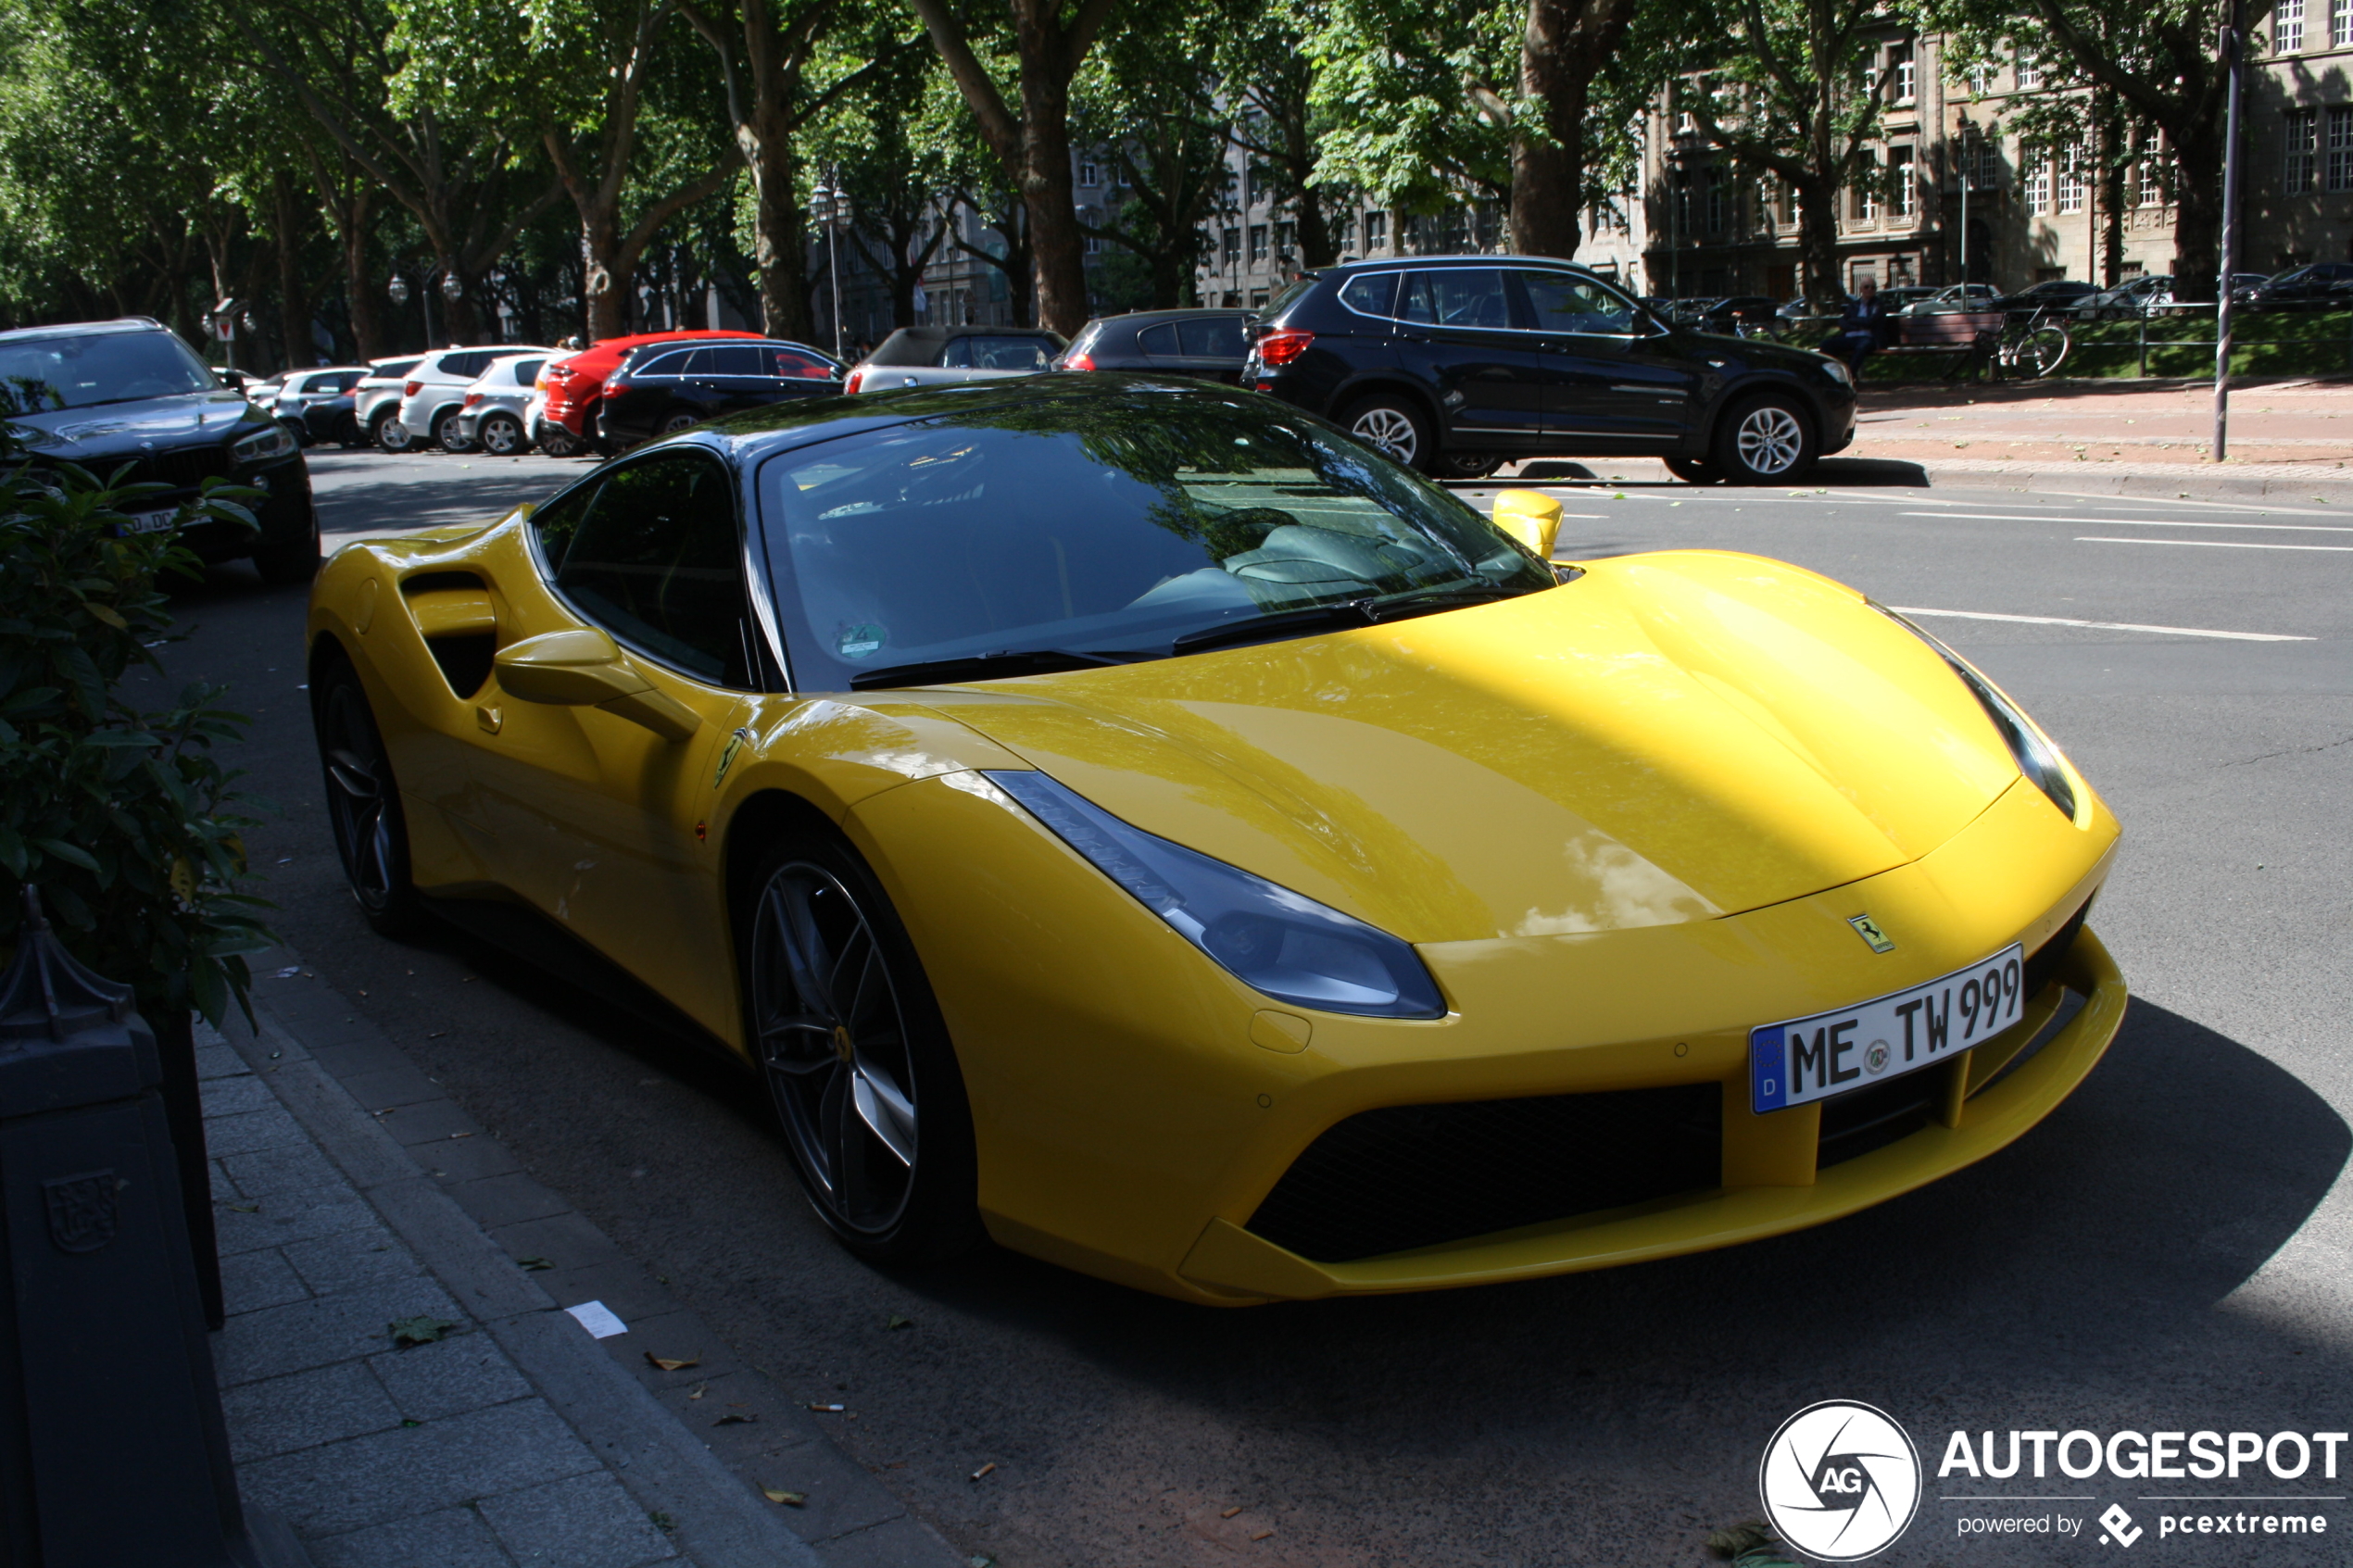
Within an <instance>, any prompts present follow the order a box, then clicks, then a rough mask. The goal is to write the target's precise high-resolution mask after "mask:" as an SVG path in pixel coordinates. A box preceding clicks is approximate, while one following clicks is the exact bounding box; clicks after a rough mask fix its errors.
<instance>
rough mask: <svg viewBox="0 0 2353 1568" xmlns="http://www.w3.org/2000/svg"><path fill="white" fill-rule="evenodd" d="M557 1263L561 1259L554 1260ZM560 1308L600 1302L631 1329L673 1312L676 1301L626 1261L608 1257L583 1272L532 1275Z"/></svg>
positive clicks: (550, 1271)
mask: <svg viewBox="0 0 2353 1568" xmlns="http://www.w3.org/2000/svg"><path fill="white" fill-rule="evenodd" d="M556 1261H558V1262H559V1263H560V1261H561V1260H560V1259H559V1260H556ZM535 1277H536V1278H537V1279H538V1281H539V1284H540V1287H541V1288H542V1289H544V1290H546V1291H547V1294H548V1295H550V1296H552V1297H554V1298H556V1305H557V1306H559V1307H566V1308H570V1307H576V1306H578V1305H579V1304H580V1303H582V1302H583V1301H602V1302H603V1303H604V1304H605V1305H606V1306H607V1307H609V1308H610V1309H611V1310H612V1311H613V1313H614V1315H615V1316H617V1317H619V1318H620V1319H621V1321H622V1322H623V1323H628V1324H630V1325H631V1326H632V1327H633V1328H634V1327H635V1324H636V1323H637V1321H638V1320H639V1319H640V1318H653V1317H661V1316H663V1315H665V1314H667V1313H669V1312H673V1311H676V1310H677V1307H678V1301H677V1298H675V1297H673V1296H672V1295H671V1294H670V1292H669V1290H667V1289H666V1288H664V1287H663V1286H660V1285H657V1284H655V1283H654V1281H653V1279H652V1277H651V1276H650V1275H648V1273H646V1271H645V1270H643V1269H641V1268H639V1267H638V1266H637V1265H636V1264H635V1263H633V1262H631V1261H629V1260H628V1259H626V1258H610V1259H607V1260H605V1261H602V1262H598V1263H591V1264H589V1265H588V1266H587V1267H586V1268H585V1269H566V1268H561V1267H559V1268H555V1269H550V1270H548V1271H547V1272H546V1273H540V1274H537V1275H536V1276H535Z"/></svg>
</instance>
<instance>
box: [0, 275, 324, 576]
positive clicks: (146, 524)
mask: <svg viewBox="0 0 2353 1568" xmlns="http://www.w3.org/2000/svg"><path fill="white" fill-rule="evenodd" d="M0 419H5V420H6V421H7V422H8V424H9V426H10V427H11V428H12V429H13V430H14V432H15V433H16V435H17V437H18V439H19V441H20V442H21V443H22V444H23V447H24V457H25V459H26V460H27V461H29V462H30V463H31V465H32V466H33V467H34V468H35V469H39V468H40V467H42V466H44V464H49V463H59V462H67V463H78V464H80V465H81V466H82V467H83V468H85V469H88V470H90V471H91V472H93V473H95V474H97V475H99V476H101V477H102V478H103V477H108V476H111V475H112V474H113V473H114V471H115V470H117V469H119V468H120V467H121V466H122V465H123V464H124V463H129V464H131V465H132V471H131V472H130V473H129V474H128V475H127V476H125V477H126V480H127V481H128V482H129V483H159V484H165V485H169V486H170V489H168V490H166V491H164V492H163V493H161V494H160V495H156V496H155V497H154V498H153V499H150V500H145V501H142V502H140V503H139V510H138V511H136V512H134V513H132V520H131V526H132V528H133V529H134V530H138V531H141V532H151V531H155V530H158V529H164V528H169V527H170V526H171V521H172V518H173V516H174V515H175V514H176V513H177V512H178V511H179V509H180V507H181V504H182V502H184V501H186V500H188V499H190V498H191V497H193V496H194V495H195V494H196V491H197V488H198V486H200V485H201V484H202V483H204V481H206V480H207V479H208V478H211V477H212V476H214V475H216V474H218V475H220V476H222V477H224V478H228V479H232V480H234V481H235V482H236V483H239V484H250V485H254V486H257V487H258V488H259V489H262V490H264V491H267V492H268V493H269V494H268V498H267V499H265V500H262V501H260V502H258V503H254V504H253V507H252V509H253V513H254V516H255V517H256V518H257V519H258V521H260V523H261V531H260V533H258V534H257V533H253V532H252V531H250V530H247V529H245V528H242V527H239V526H237V525H236V524H233V523H227V522H213V521H205V522H199V523H196V524H195V526H193V527H191V528H190V529H189V530H188V531H187V533H186V534H185V536H184V538H183V541H182V542H183V543H185V544H186V545H187V546H188V547H189V548H190V549H192V550H194V551H195V553H196V554H197V555H199V556H201V557H203V558H205V559H206V560H208V561H221V560H230V559H233V558H236V557H239V556H251V557H252V558H253V564H254V566H255V567H256V568H257V569H258V570H259V571H260V572H261V576H262V580H263V581H264V582H267V583H307V582H308V581H309V580H310V578H311V576H312V574H313V573H315V572H316V571H318V570H319V514H318V512H317V510H316V509H315V508H313V507H312V505H311V500H310V471H309V470H308V468H306V467H305V466H304V464H303V460H302V450H301V448H300V447H299V446H297V445H296V443H295V438H294V437H293V436H292V435H291V434H289V433H287V432H286V431H285V429H284V428H283V427H282V426H281V425H280V424H279V423H278V421H277V420H274V419H271V417H270V415H269V414H267V413H265V412H264V411H262V410H261V409H259V408H256V407H254V406H253V404H251V403H249V402H247V401H246V400H245V395H244V394H243V393H241V392H236V391H233V390H231V389H230V388H228V387H226V386H224V385H222V384H221V382H220V378H219V377H218V376H216V375H214V374H213V372H212V369H211V367H209V366H208V365H207V364H206V363H205V362H204V361H203V360H201V359H199V358H196V357H195V354H194V353H192V352H190V351H189V348H188V345H185V344H183V343H182V342H181V341H180V340H179V339H178V338H177V337H174V336H173V335H172V334H171V333H170V332H168V331H166V330H165V328H164V326H163V323H161V322H160V321H155V320H149V319H147V318H146V317H144V316H134V317H129V318H126V319H124V320H120V321H84V322H80V323H77V324H75V325H72V326H65V327H27V328H24V329H22V330H20V331H17V332H0Z"/></svg>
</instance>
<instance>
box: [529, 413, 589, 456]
mask: <svg viewBox="0 0 2353 1568" xmlns="http://www.w3.org/2000/svg"><path fill="white" fill-rule="evenodd" d="M582 445H584V444H583V443H582V441H581V439H580V437H578V436H576V435H574V434H573V433H572V432H570V431H568V430H566V429H565V428H564V427H563V426H561V425H560V424H558V423H556V422H555V420H546V421H544V422H542V423H541V425H540V426H539V449H540V450H541V451H542V452H545V453H547V456H549V457H551V458H576V457H578V456H580V452H581V448H582Z"/></svg>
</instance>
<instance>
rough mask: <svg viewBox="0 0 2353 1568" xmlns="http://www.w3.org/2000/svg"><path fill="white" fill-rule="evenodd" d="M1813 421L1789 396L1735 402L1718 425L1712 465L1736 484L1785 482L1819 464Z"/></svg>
mask: <svg viewBox="0 0 2353 1568" xmlns="http://www.w3.org/2000/svg"><path fill="white" fill-rule="evenodd" d="M1815 447H1816V442H1815V435H1814V421H1813V420H1811V419H1809V418H1807V417H1806V410H1805V409H1804V408H1800V407H1799V406H1798V404H1797V403H1796V401H1795V400H1794V399H1793V398H1791V397H1790V396H1788V395H1786V394H1782V393H1767V394H1765V395H1763V396H1761V397H1754V398H1750V399H1748V400H1746V401H1744V402H1742V403H1738V404H1735V405H1734V406H1733V407H1732V408H1728V409H1726V410H1725V412H1724V416H1723V418H1722V419H1720V420H1718V421H1717V425H1716V441H1715V446H1714V450H1713V451H1712V452H1711V453H1710V454H1709V456H1708V467H1710V468H1712V469H1714V470H1716V471H1717V473H1718V475H1719V476H1720V477H1722V478H1724V479H1728V480H1730V481H1731V482H1732V483H1734V484H1780V483H1784V482H1786V481H1789V480H1793V479H1797V478H1800V477H1802V476H1803V475H1804V474H1805V472H1806V470H1807V469H1809V468H1812V467H1813V466H1814V456H1815Z"/></svg>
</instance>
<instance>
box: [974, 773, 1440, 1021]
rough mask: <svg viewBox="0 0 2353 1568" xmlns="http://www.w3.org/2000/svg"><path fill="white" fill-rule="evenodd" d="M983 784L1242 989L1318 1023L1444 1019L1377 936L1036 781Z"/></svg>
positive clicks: (1409, 961) (1407, 948) (1402, 960)
mask: <svg viewBox="0 0 2353 1568" xmlns="http://www.w3.org/2000/svg"><path fill="white" fill-rule="evenodd" d="M985 776H986V777H987V778H988V780H989V782H990V783H992V784H996V785H997V787H998V788H1000V789H1001V790H1003V791H1004V792H1005V793H1006V794H1007V795H1010V796H1012V797H1013V798H1014V799H1015V800H1017V801H1019V802H1020V803H1021V804H1022V805H1023V806H1024V807H1025V808H1026V809H1028V811H1029V813H1030V815H1032V816H1034V817H1036V818H1037V819H1038V821H1039V822H1043V823H1045V824H1046V826H1047V828H1048V829H1050V830H1051V832H1052V833H1053V834H1054V835H1055V836H1056V837H1057V838H1060V839H1061V840H1062V841H1063V843H1065V844H1067V845H1069V846H1070V847H1072V848H1073V849H1076V851H1077V852H1078V853H1079V854H1081V855H1083V856H1085V857H1086V858H1087V859H1088V860H1090V861H1092V862H1093V863H1094V866H1095V869H1096V870H1098V871H1100V872H1102V873H1103V874H1104V875H1105V876H1107V877H1109V878H1111V879H1112V881H1114V882H1115V883H1117V884H1119V885H1120V886H1121V887H1123V888H1125V889H1126V891H1127V892H1128V893H1129V894H1130V895H1132V896H1133V897H1135V899H1136V901H1137V902H1138V903H1140V904H1142V905H1143V906H1144V907H1145V908H1146V909H1150V910H1151V912H1152V913H1154V914H1156V915H1158V916H1159V917H1160V918H1161V919H1163V920H1164V921H1166V922H1168V923H1169V924H1170V925H1171V926H1173V927H1175V928H1176V932H1177V934H1178V935H1181V936H1183V937H1184V938H1185V940H1187V941H1188V942H1190V943H1191V944H1192V945H1193V946H1194V947H1199V948H1200V949H1201V950H1202V952H1204V953H1207V954H1208V955H1209V956H1210V957H1211V958H1212V959H1214V960H1216V962H1217V963H1218V964H1219V965H1220V966H1221V967H1223V968H1224V969H1225V970H1227V972H1230V973H1231V974H1232V975H1233V976H1234V977H1235V978H1236V979H1238V980H1239V981H1241V982H1242V984H1244V985H1249V986H1251V987H1252V988H1253V989H1256V990H1259V991H1263V992H1265V994H1266V995H1267V996H1269V997H1274V998H1275V999H1276V1000H1277V1001H1284V1002H1292V1003H1295V1004H1297V1005H1298V1006H1300V1007H1306V1008H1318V1009H1321V1010H1324V1011H1326V1012H1350V1013H1359V1014H1363V1015H1365V1016H1367V1017H1372V1018H1440V1017H1443V1016H1444V1015H1445V1012H1446V1002H1445V998H1444V997H1441V996H1440V995H1439V991H1438V983H1437V982H1436V981H1434V980H1432V979H1431V978H1430V975H1429V971H1428V969H1426V968H1424V967H1423V965H1422V960H1421V957H1420V955H1419V954H1417V953H1416V952H1415V951H1414V949H1413V947H1411V945H1409V944H1407V943H1405V942H1403V941H1401V940H1399V939H1398V938H1397V937H1394V936H1391V935H1390V934H1389V933H1387V932H1386V931H1381V930H1378V929H1377V928H1375V927H1373V926H1369V925H1366V924H1365V922H1363V921H1361V920H1357V919H1355V918H1353V916H1349V915H1344V914H1342V913H1340V911H1339V910H1338V909H1331V908H1329V907H1328V906H1326V905H1323V904H1318V903H1317V902H1315V900H1314V899H1313V898H1309V897H1302V895H1300V894H1297V893H1294V892H1292V891H1291V890H1290V888H1288V887H1282V886H1278V885H1277V884H1274V883H1271V882H1268V881H1267V880H1266V879H1265V877H1260V876H1252V874H1251V873H1250V872H1246V871H1243V870H1241V869H1240V868H1239V867H1238V866H1229V865H1227V864H1226V862H1225V861H1223V860H1215V859H1211V858H1210V857H1208V856H1207V855H1203V854H1202V853H1201V852H1200V851H1198V850H1194V849H1188V848H1186V847H1184V846H1183V845H1181V844H1176V843H1172V842H1171V841H1169V840H1168V839H1165V838H1161V837H1159V836H1157V835H1156V834H1149V833H1146V832H1144V831H1143V830H1142V829H1141V828H1137V827H1131V826H1130V825H1128V824H1127V823H1126V822H1121V821H1120V820H1119V819H1118V818H1117V817H1114V816H1113V815H1112V814H1111V813H1110V812H1109V811H1106V810H1104V809H1102V808H1101V807H1100V806H1098V805H1096V804H1095V803H1094V802H1093V801H1091V800H1089V799H1088V798H1087V797H1085V796H1082V795H1080V794H1078V793H1077V792H1076V791H1075V790H1072V789H1069V788H1067V787H1065V786H1064V785H1063V784H1058V783H1056V782H1055V781H1054V780H1052V779H1051V778H1049V777H1047V776H1046V775H1045V774H1043V773H1037V772H990V773H988V774H987V775H985Z"/></svg>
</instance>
